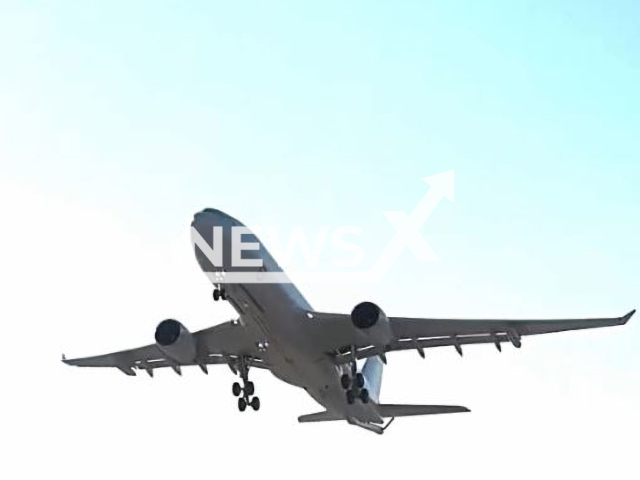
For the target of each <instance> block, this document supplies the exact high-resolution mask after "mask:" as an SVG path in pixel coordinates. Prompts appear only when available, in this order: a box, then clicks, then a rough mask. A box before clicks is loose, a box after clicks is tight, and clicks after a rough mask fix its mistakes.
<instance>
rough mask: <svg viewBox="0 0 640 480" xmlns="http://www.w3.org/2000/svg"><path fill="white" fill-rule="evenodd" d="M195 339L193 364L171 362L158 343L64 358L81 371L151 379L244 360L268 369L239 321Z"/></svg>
mask: <svg viewBox="0 0 640 480" xmlns="http://www.w3.org/2000/svg"><path fill="white" fill-rule="evenodd" d="M193 338H194V340H195V342H196V358H195V359H194V361H193V362H190V363H178V362H176V361H175V360H173V359H171V358H168V357H167V355H165V354H164V353H163V352H162V350H160V348H158V346H157V345H156V344H155V343H154V344H151V345H146V346H144V347H139V348H133V349H131V350H122V351H120V352H115V353H108V354H106V355H98V356H95V357H84V358H75V359H70V360H68V359H66V358H64V356H63V359H62V361H63V362H64V363H66V364H67V365H75V366H78V367H114V368H117V369H119V370H120V371H122V372H123V373H125V374H126V375H135V374H136V372H135V370H145V371H146V372H147V373H148V374H149V375H151V376H152V375H153V371H154V370H155V369H156V368H164V367H171V368H173V369H174V370H175V371H176V372H177V373H180V372H181V371H180V367H181V366H187V365H198V366H200V368H202V370H203V371H205V372H206V366H207V365H220V364H227V365H229V366H230V367H231V368H232V369H234V368H235V366H236V364H237V362H238V359H239V357H241V356H242V357H244V359H245V361H246V362H247V364H248V366H251V367H258V368H267V369H268V368H269V365H268V364H267V363H266V362H265V361H264V360H263V359H262V358H260V352H259V351H258V348H257V346H256V344H255V342H253V341H252V339H251V337H250V336H249V335H248V334H247V332H246V331H245V329H244V327H243V326H242V324H241V323H240V322H238V321H230V322H225V323H222V324H220V325H216V326H214V327H210V328H205V329H204V330H200V331H198V332H194V333H193Z"/></svg>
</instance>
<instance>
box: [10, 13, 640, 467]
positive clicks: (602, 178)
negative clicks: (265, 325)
mask: <svg viewBox="0 0 640 480" xmlns="http://www.w3.org/2000/svg"><path fill="white" fill-rule="evenodd" d="M639 21H640V7H639V6H638V4H637V2H632V1H614V2H601V1H595V2H588V3H587V2H577V1H565V2H562V3H559V2H552V1H536V2H534V1H527V2H522V1H519V2H512V1H496V2H491V4H486V3H482V4H480V3H478V4H469V2H458V1H446V2H445V1H425V2H417V1H416V2H414V1H407V2H375V4H373V3H372V2H356V1H349V2H343V1H327V2H322V3H320V4H314V3H311V2H282V1H270V2H263V1H255V2H251V3H248V2H235V3H231V2H217V1H212V2H196V1H194V2H157V1H156V2H143V1H140V2H123V1H111V2H88V1H86V2H85V1H83V2H80V1H77V2H72V1H65V2H37V1H28V2H10V1H0V218H2V224H3V225H4V228H3V231H2V236H1V237H0V246H1V248H0V266H1V268H0V288H1V290H2V292H3V295H2V296H1V298H2V300H1V301H0V312H1V315H0V322H2V331H3V338H4V340H5V341H4V342H3V348H2V349H0V351H1V353H0V356H1V358H2V365H3V367H2V371H3V392H4V395H3V396H2V400H0V406H2V408H0V412H1V413H0V419H1V421H2V429H1V430H2V432H3V433H2V435H1V436H0V440H1V441H2V444H3V446H2V447H3V451H4V452H5V455H3V457H5V459H4V460H3V461H2V462H0V473H1V474H2V476H3V477H5V476H6V478H16V479H19V478H33V477H34V476H36V475H41V476H44V475H47V476H54V477H64V478H67V479H75V478H83V479H84V478H87V477H91V478H96V479H102V478H105V479H107V478H108V479H113V478H117V477H122V478H130V477H133V476H134V475H143V476H144V477H143V478H145V477H150V476H153V477H154V478H158V479H163V478H176V476H178V475H180V476H185V475H198V476H202V475H212V476H217V477H222V476H231V475H239V474H240V475H242V474H251V475H266V476H267V478H271V477H276V476H277V477H279V478H293V477H299V476H301V475H304V476H307V477H311V478H326V477H327V476H328V475H331V476H336V475H344V474H350V475H354V474H355V475H361V476H367V475H368V476H374V475H375V476H380V475H388V476H390V475H397V476H415V475H428V476H437V477H439V478H461V477H469V476H471V475H473V476H475V477H478V476H479V477H481V478H484V477H485V476H489V475H490V476H491V477H492V478H498V479H500V478H512V477H513V476H514V474H517V475H518V476H519V477H521V478H524V479H527V478H540V476H542V475H545V476H553V477H560V476H561V475H571V476H572V477H575V476H579V477H581V478H583V479H590V478H602V477H603V476H604V475H607V476H616V477H617V478H621V479H625V478H633V476H634V472H635V471H636V467H635V462H634V460H635V457H634V454H635V449H634V448H633V447H634V446H635V442H636V436H635V435H634V434H635V432H637V431H638V428H639V427H640V415H639V414H638V412H637V405H638V402H639V401H640V354H639V353H638V352H639V349H638V348H637V346H638V342H639V340H640V327H639V326H638V322H637V320H638V319H637V318H636V319H632V321H631V322H630V323H629V324H628V325H627V326H625V327H623V328H616V329H610V330H606V331H605V330H601V331H591V332H574V333H567V334H559V335H557V336H545V337H539V338H525V339H524V341H523V347H522V349H521V350H517V351H516V350H515V349H513V348H505V349H504V351H503V353H502V354H498V353H497V352H496V351H495V349H494V348H493V347H491V346H477V347H475V348H473V347H469V348H467V349H465V355H464V357H463V358H462V359H460V358H459V357H458V355H457V354H456V352H455V350H453V349H451V351H449V350H448V349H446V350H437V351H436V349H434V350H433V351H429V352H428V354H427V359H426V360H425V361H422V360H420V357H419V356H418V355H417V354H416V353H415V352H405V353H398V354H395V355H393V356H390V358H389V365H388V367H387V368H386V370H385V381H384V384H383V388H382V400H383V401H385V402H389V403H392V402H396V403H401V402H404V403H444V404H446V403H451V404H460V405H465V406H467V407H469V408H470V409H471V410H472V413H470V414H465V415H451V416H442V417H438V418H435V417H434V418H429V417H423V418H418V419H415V420H410V419H400V420H398V421H397V422H395V423H394V425H393V427H392V428H390V429H389V431H387V433H386V434H385V435H384V436H382V437H378V436H375V435H373V434H370V433H369V432H365V431H362V430H360V429H355V428H352V427H349V426H347V425H342V424H319V425H299V424H298V423H297V421H296V418H297V416H298V415H300V414H305V413H312V412H314V411H317V410H318V406H317V405H316V404H315V403H314V402H313V400H312V399H310V398H309V397H307V396H306V395H305V394H304V392H303V391H301V390H298V389H295V388H293V387H290V386H288V385H285V384H283V383H281V382H279V381H277V380H276V379H275V378H274V377H272V376H271V375H270V374H269V373H266V372H255V374H254V375H255V377H254V380H255V382H256V388H257V392H258V394H259V396H260V398H261V400H262V408H261V410H260V412H259V413H258V414H255V413H254V412H249V413H245V414H242V415H241V414H239V413H238V412H237V410H236V407H235V402H234V399H233V397H232V396H231V384H232V382H233V381H234V378H233V376H232V374H231V372H230V371H229V369H227V368H225V367H221V368H217V369H211V370H212V371H211V372H210V375H209V376H208V377H205V376H204V375H202V374H201V372H200V371H199V370H197V369H185V370H186V371H185V372H184V376H183V377H181V378H180V377H177V376H176V375H174V374H173V372H158V373H157V375H156V378H155V379H153V380H151V379H149V378H147V377H146V376H144V377H143V376H139V377H137V378H128V377H125V376H124V375H122V374H121V373H120V372H117V371H92V370H85V369H82V370H81V369H71V368H70V367H66V366H64V365H63V364H61V363H60V362H59V361H58V360H59V359H60V355H61V354H62V353H63V352H64V353H66V354H67V355H68V356H70V357H72V356H82V355H92V354H98V353H105V352H109V351H113V350H119V349H123V348H129V347H134V346H138V345H143V344H147V343H150V342H151V341H152V338H153V331H154V329H155V326H156V325H157V323H158V322H159V321H160V320H162V319H164V318H178V319H180V320H181V321H182V322H183V323H184V324H185V325H187V326H188V328H189V329H191V330H197V329H199V328H205V327H207V326H210V325H212V324H216V323H221V322H223V321H226V320H229V319H230V318H233V317H234V312H233V310H232V309H231V308H230V307H229V306H228V305H224V304H222V303H214V302H213V301H212V299H211V285H210V284H209V283H208V281H207V279H206V277H205V276H204V275H203V274H202V272H201V271H200V270H199V268H198V266H197V263H196V262H195V258H194V256H193V253H192V251H191V247H190V244H189V225H190V222H191V219H192V216H193V213H195V212H197V211H199V210H201V209H202V208H204V207H214V208H218V209H221V210H224V211H226V212H228V213H230V214H231V215H233V216H234V217H236V218H238V219H240V220H241V221H242V222H244V223H245V224H247V225H248V226H249V227H251V226H257V225H273V226H275V227H277V228H278V229H280V231H282V232H287V231H289V230H290V229H292V228H293V227H296V226H302V227H304V228H305V229H308V231H309V232H310V234H312V233H313V232H315V231H318V230H319V229H320V228H321V227H323V226H327V227H329V228H338V227H340V226H345V225H350V226H357V227H359V228H361V229H362V234H361V235H360V237H359V240H360V242H361V245H362V247H363V249H364V251H365V264H364V265H363V267H362V268H363V269H366V267H367V266H368V265H369V264H370V263H372V262H373V261H374V260H375V258H376V257H377V255H378V253H379V252H380V251H381V250H382V249H383V248H384V247H385V245H386V244H387V243H388V242H389V240H390V239H391V238H392V237H393V235H394V232H395V230H394V228H393V227H392V225H391V224H390V223H389V222H388V220H387V219H386V217H385V216H384V214H383V212H385V211H404V212H406V213H410V212H411V211H412V209H413V208H414V207H415V205H417V203H418V202H419V201H420V199H421V198H422V197H423V196H424V195H425V194H426V193H427V192H428V190H429V186H428V185H427V184H426V183H425V182H424V181H423V180H422V179H423V178H424V177H426V176H429V175H434V174H438V173H440V172H444V171H448V170H455V202H450V201H449V200H447V199H443V200H442V201H441V202H440V203H439V204H438V206H437V207H436V209H435V210H434V212H433V214H432V215H431V216H430V217H429V218H428V219H427V221H426V222H425V224H424V226H423V228H422V229H421V233H422V234H423V236H424V237H425V239H426V240H427V241H428V243H429V245H430V246H431V247H432V248H433V250H434V252H435V253H436V254H437V255H438V257H439V261H437V262H418V261H417V260H416V259H415V257H414V256H413V255H412V254H411V252H409V251H406V252H404V253H403V254H402V255H401V257H400V258H399V259H398V261H397V262H396V263H395V264H394V265H393V268H392V269H391V270H390V271H389V272H388V273H387V275H386V276H385V277H384V279H383V281H381V282H377V283H374V284H362V285H350V286H348V287H345V286H344V285H337V284H336V285H332V284H313V283H309V284H305V283H302V284H300V285H299V288H300V289H301V291H302V292H303V294H304V295H305V296H306V297H307V299H308V300H309V301H310V303H311V304H312V305H313V306H314V307H315V308H316V309H318V310H321V311H329V312H331V311H335V312H348V311H350V310H351V309H352V308H353V306H354V305H356V304H357V303H358V302H360V301H362V300H373V301H375V302H376V303H378V304H379V305H380V306H381V307H382V308H383V309H384V310H385V312H387V314H388V315H398V316H419V317H445V318H446V317H453V318H455V317H461V318H562V317H567V318H571V317H598V316H617V315H622V314H624V313H626V312H627V311H629V310H631V309H633V308H637V307H638V306H639V305H640V296H639V292H640V288H639V287H640V280H639V279H638V273H637V272H638V271H639V270H640V254H639V253H638V248H637V245H638V234H639V233H640V214H639V213H638V212H640V189H639V188H638V184H639V181H640V135H639V133H640V90H639V89H638V88H637V85H640V57H639V56H638V54H637V52H638V51H639V50H640V31H639V30H638V28H637V25H638V22H639ZM300 260H301V259H300V257H299V256H298V257H297V258H294V266H295V265H298V264H299V262H300ZM329 260H330V256H328V255H327V256H323V257H322V260H321V265H320V266H319V267H320V268H322V267H326V266H328V265H329ZM295 262H298V264H296V263H295ZM252 374H253V372H252Z"/></svg>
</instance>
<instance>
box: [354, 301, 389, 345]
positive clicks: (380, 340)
mask: <svg viewBox="0 0 640 480" xmlns="http://www.w3.org/2000/svg"><path fill="white" fill-rule="evenodd" d="M351 322H353V326H354V327H356V328H357V329H358V330H360V331H361V332H362V333H363V334H364V335H365V336H366V337H367V339H368V340H369V342H371V344H372V345H375V346H378V347H382V346H385V345H388V344H389V343H391V340H392V339H393V332H392V331H391V325H390V324H389V319H388V318H387V316H386V315H385V314H384V312H383V311H382V309H381V308H380V307H379V306H378V305H376V304H375V303H373V302H362V303H359V304H358V305H356V307H355V308H354V309H353V310H352V311H351Z"/></svg>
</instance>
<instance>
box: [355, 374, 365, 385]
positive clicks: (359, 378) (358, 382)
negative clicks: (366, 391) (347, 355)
mask: <svg viewBox="0 0 640 480" xmlns="http://www.w3.org/2000/svg"><path fill="white" fill-rule="evenodd" d="M356 385H357V386H358V388H362V387H364V375H362V374H361V373H357V374H356Z"/></svg>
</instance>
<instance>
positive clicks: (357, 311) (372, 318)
mask: <svg viewBox="0 0 640 480" xmlns="http://www.w3.org/2000/svg"><path fill="white" fill-rule="evenodd" d="M381 313H382V310H381V309H380V307H378V306H377V305H376V304H375V303H373V302H362V303H359V304H358V305H356V307H355V308H354V309H353V310H352V311H351V321H352V322H353V324H354V325H355V326H356V327H357V328H360V329H367V328H371V327H373V326H374V325H375V324H376V323H378V321H379V320H380V314H381ZM382 315H383V316H384V313H382Z"/></svg>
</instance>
